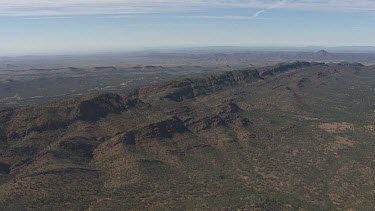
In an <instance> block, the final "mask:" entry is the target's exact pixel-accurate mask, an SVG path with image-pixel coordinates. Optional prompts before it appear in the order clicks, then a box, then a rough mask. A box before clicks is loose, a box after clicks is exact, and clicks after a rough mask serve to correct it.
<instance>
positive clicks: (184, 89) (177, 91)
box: [140, 62, 321, 102]
mask: <svg viewBox="0 0 375 211" xmlns="http://www.w3.org/2000/svg"><path fill="white" fill-rule="evenodd" d="M312 65H321V64H320V63H310V62H295V63H291V64H280V65H277V66H272V67H265V68H261V69H259V71H258V70H257V69H247V70H235V71H231V72H223V73H218V74H213V75H210V76H203V77H197V78H186V79H182V80H179V81H174V82H171V83H169V84H166V85H162V86H154V87H147V88H143V89H141V90H140V96H143V97H145V96H148V95H159V96H160V99H168V100H172V101H176V102H181V101H183V100H185V99H191V98H194V97H197V96H200V95H205V94H209V93H213V92H215V91H220V90H222V89H224V88H225V87H232V86H237V85H240V84H243V83H250V82H256V81H259V80H263V77H266V76H269V75H274V74H278V73H282V72H286V71H288V70H295V69H299V68H304V67H310V66H312Z"/></svg>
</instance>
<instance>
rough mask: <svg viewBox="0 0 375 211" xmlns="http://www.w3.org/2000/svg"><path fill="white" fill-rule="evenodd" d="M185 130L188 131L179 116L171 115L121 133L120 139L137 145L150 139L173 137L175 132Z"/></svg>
mask: <svg viewBox="0 0 375 211" xmlns="http://www.w3.org/2000/svg"><path fill="white" fill-rule="evenodd" d="M184 132H188V129H187V128H186V127H185V125H184V123H183V122H182V121H181V120H180V119H179V118H177V117H171V118H168V119H165V120H161V121H158V122H155V123H152V124H150V125H147V126H145V127H142V128H139V129H135V130H131V131H128V132H126V133H124V134H121V135H120V139H121V140H122V141H123V143H125V144H127V145H135V144H137V143H139V142H140V141H145V140H148V139H154V138H172V137H173V135H174V134H176V133H184Z"/></svg>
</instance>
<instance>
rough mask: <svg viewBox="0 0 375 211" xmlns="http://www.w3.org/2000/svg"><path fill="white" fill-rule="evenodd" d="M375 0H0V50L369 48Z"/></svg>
mask: <svg viewBox="0 0 375 211" xmlns="http://www.w3.org/2000/svg"><path fill="white" fill-rule="evenodd" d="M374 37H375V0H340V1H339V0H325V1H323V0H315V1H311V0H280V1H279V0H264V1H261V0H248V1H245V0H216V1H213V0H192V1H184V0H180V1H177V0H154V1H150V0H137V1H135V0H75V1H73V0H35V1H33V0H0V55H26V54H74V53H97V52H105V51H107V52H111V51H126V50H131V49H135V48H157V47H180V46H181V47H189V46H191V47H193V46H308V45H319V46H342V45H345V46H357V45H360V46H375V38H374Z"/></svg>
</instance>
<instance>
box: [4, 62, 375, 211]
mask: <svg viewBox="0 0 375 211" xmlns="http://www.w3.org/2000/svg"><path fill="white" fill-rule="evenodd" d="M374 131H375V67H371V66H363V65H360V64H348V63H339V64H324V63H308V62H297V63H292V64H281V65H277V66H273V67H263V68H258V69H254V68H250V69H244V70H238V71H232V72H220V73H216V74H213V75H209V76H201V77H192V78H182V79H178V80H174V81H170V82H167V83H163V84H157V85H152V86H148V87H143V88H140V89H137V90H135V91H132V92H126V93H120V94H100V95H97V96H91V97H85V98H75V99H69V100H63V101H59V102H55V103H49V104H45V105H35V106H32V107H26V108H20V109H13V110H7V111H3V112H1V113H0V140H1V141H0V183H1V185H0V207H1V208H2V209H4V210H25V209H32V210H33V209H34V210H40V209H47V210H50V209H53V210H67V209H73V210H193V209H197V210H220V209H228V210H236V209H245V210H246V209H247V210H257V209H258V210H374V209H375V206H374V203H373V202H374V199H375V154H374V153H375V144H374V140H375V132H374Z"/></svg>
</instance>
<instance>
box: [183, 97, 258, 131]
mask: <svg viewBox="0 0 375 211" xmlns="http://www.w3.org/2000/svg"><path fill="white" fill-rule="evenodd" d="M240 111H241V108H240V107H239V106H238V105H237V104H236V103H234V102H232V101H231V102H229V103H227V104H225V105H224V106H220V107H219V108H218V111H217V113H216V114H214V115H210V116H206V117H203V118H200V119H188V120H187V121H186V124H187V126H188V127H189V128H191V129H192V130H193V131H197V132H198V131H202V130H208V129H211V128H215V127H219V126H229V125H233V126H236V127H237V126H239V127H248V126H250V125H251V124H252V123H251V122H250V120H248V119H247V118H242V117H240V115H239V114H238V112H240Z"/></svg>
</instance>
